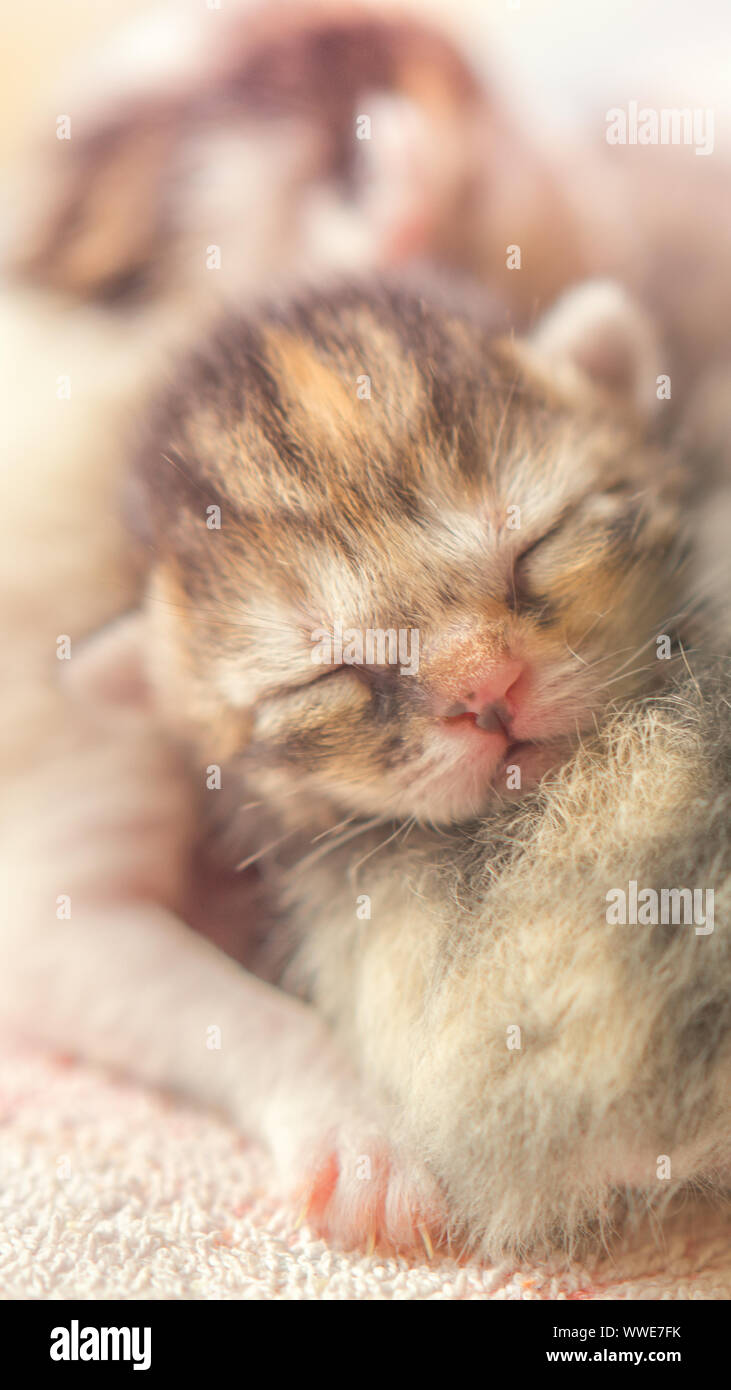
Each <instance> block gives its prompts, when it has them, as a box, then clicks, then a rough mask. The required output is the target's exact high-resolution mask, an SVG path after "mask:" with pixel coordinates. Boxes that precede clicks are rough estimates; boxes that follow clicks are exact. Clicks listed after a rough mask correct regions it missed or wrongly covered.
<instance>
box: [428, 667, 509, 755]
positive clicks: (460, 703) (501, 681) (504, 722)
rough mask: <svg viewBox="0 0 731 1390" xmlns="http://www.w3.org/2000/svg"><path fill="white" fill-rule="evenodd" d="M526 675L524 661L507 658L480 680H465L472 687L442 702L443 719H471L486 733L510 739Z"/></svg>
mask: <svg viewBox="0 0 731 1390" xmlns="http://www.w3.org/2000/svg"><path fill="white" fill-rule="evenodd" d="M526 675H527V672H526V667H525V665H524V663H523V662H520V661H514V660H512V659H510V658H506V659H505V660H502V661H500V662H499V663H497V664H496V665H494V666H493V667H492V668H491V669H490V670H489V671H487V672H485V673H484V674H483V675H482V676H481V677H480V678H478V679H477V680H471V681H469V682H466V683H465V684H466V685H468V687H469V688H466V689H465V693H464V695H463V697H462V698H461V699H457V700H452V701H450V702H449V703H444V704H442V707H441V708H440V709H439V710H438V713H439V715H440V717H441V718H442V719H449V720H461V721H463V722H464V723H467V722H470V723H472V724H474V725H475V726H476V727H477V728H478V729H482V730H483V731H484V732H485V733H488V734H502V735H503V736H504V737H505V738H506V739H507V741H508V743H510V742H511V741H512V738H513V734H512V725H513V721H514V719H515V718H516V716H517V714H518V713H519V706H520V701H521V696H522V692H523V687H524V686H525V684H526ZM438 703H439V702H438Z"/></svg>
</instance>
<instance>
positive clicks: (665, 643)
mask: <svg viewBox="0 0 731 1390" xmlns="http://www.w3.org/2000/svg"><path fill="white" fill-rule="evenodd" d="M554 345H555V346H554ZM618 353H621V354H622V363H621V367H622V371H621V373H620V374H619V376H618V375H617V354H618ZM651 369H652V350H651V347H650V344H649V330H648V328H647V326H646V324H645V323H644V320H643V319H642V317H641V316H640V315H639V314H638V312H637V311H636V310H635V309H634V308H633V307H632V306H631V305H629V304H628V303H627V302H626V301H625V299H624V297H623V296H622V294H621V292H620V291H618V290H614V289H613V288H612V287H611V286H605V285H592V286H589V287H587V288H586V289H585V290H584V292H583V293H582V294H581V295H579V296H577V295H573V296H571V297H570V298H569V299H568V300H566V301H565V302H564V304H563V306H559V308H558V309H557V310H556V311H555V312H554V313H553V314H552V315H550V316H549V317H548V318H547V320H546V321H545V323H544V324H543V325H542V326H541V327H539V329H538V330H537V332H536V334H535V335H534V338H533V340H532V342H529V343H521V342H513V341H511V340H509V339H505V338H502V337H501V336H500V334H499V333H498V334H497V336H496V332H495V324H494V322H491V321H490V318H489V315H488V317H487V318H485V317H484V315H483V316H482V317H481V315H480V312H479V310H478V311H476V312H470V311H469V310H468V309H467V308H466V306H465V304H464V303H463V302H461V300H460V299H458V300H457V301H456V303H455V301H454V299H453V300H452V301H451V302H449V301H448V302H446V303H444V304H442V305H440V304H439V300H438V297H437V298H436V299H435V294H434V290H433V288H432V290H431V291H430V300H428V299H427V298H425V297H424V295H423V294H422V295H420V294H418V293H416V292H414V291H410V290H408V289H402V290H394V291H392V292H390V291H388V290H378V289H377V288H375V289H374V288H365V289H353V290H348V289H345V290H342V291H340V292H339V293H334V294H332V295H330V296H313V297H311V298H310V299H309V300H304V301H302V302H300V303H295V304H294V305H293V306H292V307H291V308H290V309H288V310H287V311H286V312H283V313H280V312H277V311H273V312H271V313H270V314H267V313H262V314H261V315H260V316H259V317H258V319H257V320H256V321H255V322H250V321H243V322H242V321H241V320H240V319H237V318H234V317H232V318H231V319H229V320H228V321H226V322H224V324H223V325H222V327H221V328H220V330H219V332H218V334H216V335H214V336H213V337H212V339H211V340H210V342H209V343H208V344H207V346H206V348H205V349H203V350H202V351H200V352H198V353H196V354H195V355H194V356H193V358H192V359H191V360H190V362H189V363H188V365H187V367H183V369H182V370H181V372H180V373H179V375H178V378H177V380H176V384H175V386H174V388H173V389H172V391H171V392H170V393H169V395H168V397H167V399H166V400H164V401H163V402H162V403H161V404H160V406H159V407H158V409H157V411H156V412H155V415H154V419H153V423H152V436H151V438H150V439H149V440H148V441H146V443H145V445H144V447H143V448H142V450H141V452H140V462H139V467H138V469H137V476H136V486H137V493H138V496H137V501H136V509H137V517H138V521H139V522H140V523H141V524H142V526H143V531H144V535H145V539H146V541H147V543H148V545H149V546H150V548H151V570H150V582H149V595H150V599H149V603H148V607H147V622H148V624H149V628H150V633H151V641H150V652H151V661H152V676H153V683H154V685H155V687H156V690H157V692H158V698H159V699H160V701H161V702H162V706H163V708H164V709H165V710H166V712H167V717H168V718H169V721H170V724H171V726H172V727H176V728H179V729H180V731H181V733H182V735H183V737H184V738H185V740H186V741H187V742H192V743H194V744H195V746H196V749H197V752H198V755H199V759H200V761H201V765H202V766H206V765H208V764H221V765H223V764H226V779H225V780H226V781H227V785H228V787H229V788H230V786H231V782H232V779H235V778H238V777H242V778H243V779H244V780H245V782H246V784H247V787H248V789H249V791H250V792H251V793H252V794H254V795H255V796H259V797H261V798H262V799H263V800H264V801H266V803H267V804H269V805H271V806H273V807H275V808H276V812H277V815H278V816H281V818H282V819H283V822H284V823H285V825H286V826H287V827H290V828H294V827H298V828H300V829H302V828H305V829H307V830H308V831H309V830H311V829H312V828H313V827H315V826H316V827H317V828H318V829H320V830H329V829H330V828H331V827H332V825H333V824H334V822H335V820H337V819H342V817H343V815H346V816H353V815H358V816H375V817H380V818H382V819H384V820H386V819H390V818H392V817H398V818H404V819H405V818H410V817H416V818H417V819H418V820H419V821H434V822H440V823H441V822H450V821H454V820H464V819H468V818H470V817H472V816H474V815H476V814H479V813H481V812H482V811H484V810H485V808H486V806H487V805H489V803H490V801H491V800H492V798H493V797H494V794H495V792H496V791H497V792H500V793H504V792H506V791H511V790H516V789H517V790H525V789H526V787H528V786H530V785H532V784H533V783H535V782H536V781H537V780H538V779H539V778H540V776H541V775H542V774H543V773H544V772H545V771H546V770H547V769H548V768H550V767H553V766H555V765H556V764H557V763H560V762H562V761H564V760H565V759H566V758H567V757H568V756H569V755H570V753H571V751H572V748H573V747H574V746H575V744H576V741H577V739H579V738H580V737H581V736H582V735H585V734H586V733H587V732H588V731H593V730H594V728H595V727H596V723H597V719H598V718H601V716H602V714H603V712H604V711H605V710H606V708H607V706H608V705H609V704H611V703H616V701H617V700H618V699H621V698H627V697H628V696H632V695H636V694H637V693H639V692H644V691H646V690H648V689H652V688H653V686H655V685H657V684H658V683H659V682H661V681H662V680H663V679H664V678H665V677H666V675H667V673H668V671H669V670H670V669H671V666H672V660H668V658H672V655H673V642H674V640H675V632H676V627H677V624H678V621H679V618H680V617H681V612H680V610H681V608H682V606H683V590H682V566H681V564H680V561H681V558H682V545H681V541H680V539H679V529H680V503H681V499H682V496H683V488H684V486H685V484H684V482H683V478H682V475H681V473H680V470H679V467H678V465H677V463H676V462H674V461H673V460H672V459H668V458H667V457H664V456H663V455H662V454H661V453H660V451H659V450H658V448H657V447H656V446H654V445H653V444H652V442H651V441H649V440H648V437H647V432H646V429H645V426H644V424H643V420H642V415H643V412H644V411H645V409H646V406H647V397H648V389H647V388H648V380H647V378H648V370H649V371H650V372H651ZM603 373H606V376H607V381H608V384H607V383H606V382H603V381H602V374H603ZM589 376H593V378H594V389H592V384H591V382H590V380H589V379H588V377H589ZM649 382H650V390H651V383H652V376H651V375H650V376H649ZM675 650H676V651H677V648H676V649H675ZM658 657H659V658H660V659H658ZM663 658H665V659H663ZM257 819H258V817H257Z"/></svg>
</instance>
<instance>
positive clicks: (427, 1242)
mask: <svg viewBox="0 0 731 1390" xmlns="http://www.w3.org/2000/svg"><path fill="white" fill-rule="evenodd" d="M417 1230H418V1232H419V1235H420V1236H421V1242H422V1245H423V1246H424V1249H425V1250H426V1258H427V1259H428V1260H433V1259H434V1246H433V1245H432V1243H431V1236H430V1235H429V1232H428V1230H427V1228H426V1226H424V1225H423V1224H420V1225H419V1226H417Z"/></svg>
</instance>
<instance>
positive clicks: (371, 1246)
mask: <svg viewBox="0 0 731 1390" xmlns="http://www.w3.org/2000/svg"><path fill="white" fill-rule="evenodd" d="M375 1248H376V1228H375V1226H374V1227H373V1230H372V1231H371V1233H370V1235H369V1237H368V1245H367V1247H366V1255H372V1254H373V1252H374V1250H375Z"/></svg>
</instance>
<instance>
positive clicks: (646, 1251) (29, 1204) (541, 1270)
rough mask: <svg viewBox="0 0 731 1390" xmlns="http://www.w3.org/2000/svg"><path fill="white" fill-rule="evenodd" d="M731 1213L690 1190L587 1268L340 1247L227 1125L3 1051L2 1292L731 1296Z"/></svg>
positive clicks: (44, 1060) (86, 1070) (85, 1070)
mask: <svg viewBox="0 0 731 1390" xmlns="http://www.w3.org/2000/svg"><path fill="white" fill-rule="evenodd" d="M729 1295H731V1218H730V1217H729V1213H728V1212H726V1213H725V1214H724V1213H723V1212H722V1211H721V1210H720V1209H718V1208H712V1207H708V1206H705V1205H703V1204H701V1203H699V1202H695V1201H689V1202H688V1203H687V1205H686V1206H685V1207H684V1209H683V1210H682V1212H680V1213H679V1214H678V1215H677V1216H675V1217H674V1218H673V1219H672V1220H671V1221H669V1222H668V1223H667V1224H666V1226H665V1227H664V1228H663V1232H662V1235H658V1233H657V1231H656V1230H655V1231H653V1229H651V1228H649V1227H648V1228H647V1229H645V1230H643V1231H642V1232H641V1233H636V1234H635V1235H634V1236H633V1237H632V1239H631V1241H629V1242H627V1243H626V1244H625V1245H623V1246H620V1247H618V1248H616V1249H615V1250H614V1251H613V1254H612V1257H611V1258H610V1257H608V1256H606V1255H605V1256H603V1257H601V1258H600V1259H598V1260H597V1261H596V1262H595V1263H594V1264H593V1265H592V1266H591V1267H590V1268H589V1267H584V1266H577V1267H576V1268H574V1269H573V1270H572V1271H571V1272H570V1273H566V1272H565V1271H562V1272H560V1273H556V1272H552V1271H551V1269H550V1268H549V1267H548V1266H546V1265H535V1266H531V1267H521V1268H519V1269H518V1268H516V1267H515V1266H504V1267H500V1268H498V1267H493V1266H489V1265H485V1264H480V1263H479V1262H476V1261H470V1262H460V1261H457V1260H455V1259H452V1258H448V1257H445V1256H440V1255H438V1254H437V1255H435V1257H434V1259H433V1260H432V1261H431V1262H430V1261H428V1260H427V1259H426V1257H425V1256H424V1257H422V1258H421V1259H415V1260H413V1261H409V1260H406V1259H404V1258H400V1257H399V1258H395V1257H394V1258H385V1257H379V1256H378V1255H371V1256H368V1255H364V1254H358V1253H350V1254H343V1253H341V1252H338V1251H334V1250H331V1249H329V1248H328V1246H327V1245H326V1244H324V1243H323V1241H321V1240H317V1239H314V1238H313V1236H312V1235H311V1233H309V1232H308V1231H307V1229H306V1228H304V1227H302V1228H300V1229H298V1228H297V1218H296V1213H295V1212H294V1211H293V1210H290V1209H288V1208H286V1207H284V1206H282V1205H281V1204H280V1203H278V1202H277V1200H276V1199H275V1198H274V1196H273V1195H272V1184H271V1174H270V1170H269V1165H268V1162H267V1158H266V1155H265V1154H263V1153H262V1152H261V1151H260V1150H258V1149H256V1148H255V1147H254V1146H252V1145H250V1144H248V1143H247V1142H246V1141H245V1140H244V1139H242V1138H241V1136H239V1135H238V1134H237V1133H236V1132H235V1130H233V1129H232V1128H231V1127H230V1126H228V1125H226V1124H224V1123H223V1122H222V1121H221V1120H220V1119H218V1118H217V1117H215V1116H211V1115H209V1114H206V1113H204V1112H201V1111H197V1110H193V1109H192V1108H189V1107H185V1106H181V1105H179V1104H178V1103H177V1102H175V1103H174V1102H172V1101H171V1100H170V1099H169V1098H167V1097H165V1096H162V1095H159V1094H156V1093H155V1092H152V1091H149V1090H145V1089H143V1088H142V1087H139V1086H135V1085H133V1084H131V1083H129V1082H126V1081H122V1080H118V1079H111V1078H110V1077H108V1076H106V1075H105V1074H104V1073H103V1072H101V1071H99V1070H97V1069H95V1068H92V1067H88V1066H85V1065H82V1064H78V1063H75V1062H74V1063H71V1062H69V1061H68V1060H67V1059H65V1058H63V1057H59V1056H56V1055H50V1054H48V1053H44V1052H40V1051H37V1050H32V1049H29V1048H25V1047H18V1046H15V1045H13V1044H12V1042H8V1041H4V1042H3V1045H2V1048H1V1050H0V1297H2V1298H3V1299H9V1298H54V1299H60V1298H99V1299H109V1298H133V1299H134V1298H157V1299H184V1298H189V1299H221V1298H225V1299H393V1298H395V1299H416V1300H421V1299H439V1300H451V1299H486V1300H487V1299H614V1298H621V1299H649V1300H655V1299H685V1298H693V1299H725V1298H728V1297H729Z"/></svg>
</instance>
